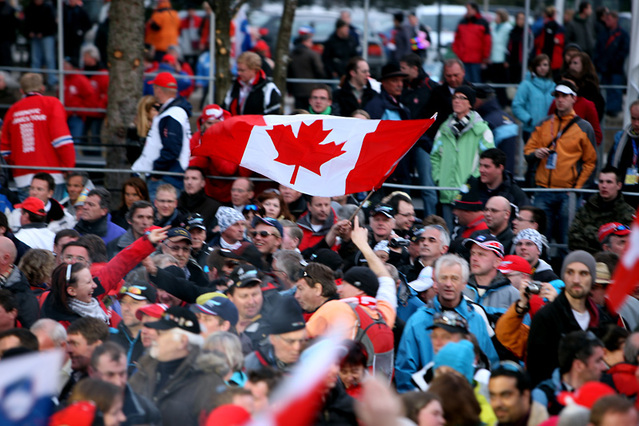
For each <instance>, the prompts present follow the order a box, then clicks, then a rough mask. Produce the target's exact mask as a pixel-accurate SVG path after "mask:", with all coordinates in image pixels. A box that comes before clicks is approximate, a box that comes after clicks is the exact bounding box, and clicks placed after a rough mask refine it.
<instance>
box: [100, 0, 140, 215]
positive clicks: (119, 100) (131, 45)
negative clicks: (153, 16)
mask: <svg viewBox="0 0 639 426" xmlns="http://www.w3.org/2000/svg"><path fill="white" fill-rule="evenodd" d="M143 51H144V0H111V10H110V13H109V43H108V47H107V59H106V63H107V68H108V69H109V103H108V106H107V118H106V126H105V130H104V135H103V136H104V137H103V138H102V140H103V141H106V143H108V144H112V145H124V144H125V143H126V132H127V129H128V127H129V125H130V124H131V123H133V120H134V118H135V114H136V109H137V103H138V100H139V99H140V97H141V96H142V85H143V84H144V81H143V72H144V62H143V60H142V54H143ZM106 151H107V168H113V169H127V168H130V165H129V164H128V162H127V160H126V150H125V148H124V147H109V148H108V149H107V150H106ZM128 177H129V176H128V175H127V174H124V173H107V174H106V177H105V186H106V187H107V188H109V189H111V190H112V191H113V193H114V196H113V197H112V199H113V201H114V203H115V202H116V200H119V199H120V197H119V196H117V197H116V196H115V193H119V191H120V189H121V188H122V183H123V182H124V181H125V180H126V179H128ZM114 207H116V206H115V205H114Z"/></svg>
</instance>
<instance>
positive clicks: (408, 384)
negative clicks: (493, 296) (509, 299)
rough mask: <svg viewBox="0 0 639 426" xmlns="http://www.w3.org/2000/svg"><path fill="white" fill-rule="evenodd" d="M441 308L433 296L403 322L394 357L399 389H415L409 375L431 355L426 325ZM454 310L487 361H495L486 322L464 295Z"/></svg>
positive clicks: (495, 355) (431, 322)
mask: <svg viewBox="0 0 639 426" xmlns="http://www.w3.org/2000/svg"><path fill="white" fill-rule="evenodd" d="M442 311H443V309H442V306H441V304H440V303H439V297H436V298H435V299H434V300H433V301H432V302H431V303H429V304H428V305H426V306H424V307H422V308H419V309H418V310H417V311H416V312H415V313H414V314H413V315H411V317H410V318H409V319H408V322H406V326H405V327H404V334H402V339H401V341H400V342H399V347H398V348H397V360H396V361H395V383H396V385H397V390H398V391H399V392H406V391H410V390H413V389H415V388H416V387H415V385H414V384H413V383H412V381H411V375H412V374H413V373H415V372H416V371H418V370H420V369H421V368H423V367H424V366H425V365H426V364H428V363H429V362H431V361H432V360H433V358H434V357H435V354H434V352H433V345H432V343H431V340H430V338H429V336H430V330H426V329H427V328H428V327H429V326H431V325H432V324H433V316H434V315H435V314H436V313H437V312H442ZM455 311H456V312H457V313H458V314H460V315H461V316H463V317H464V318H466V321H468V327H469V329H470V332H471V333H472V334H474V335H475V337H476V338H477V341H478V342H479V347H480V348H481V349H482V351H484V353H485V354H486V356H487V357H488V359H489V361H490V362H491V363H497V362H499V357H498V356H497V351H495V347H494V346H493V342H492V341H491V340H490V337H489V335H488V330H487V328H486V327H487V325H486V322H485V321H484V319H483V318H482V317H481V315H480V314H478V313H477V312H476V311H475V309H474V308H473V307H472V306H471V305H470V304H468V303H467V302H466V300H465V299H464V298H462V300H461V302H460V303H459V305H457V307H456V308H455Z"/></svg>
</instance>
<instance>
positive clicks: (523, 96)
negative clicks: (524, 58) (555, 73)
mask: <svg viewBox="0 0 639 426" xmlns="http://www.w3.org/2000/svg"><path fill="white" fill-rule="evenodd" d="M554 90H555V82H554V81H552V80H551V79H548V78H539V77H537V76H533V75H532V74H531V73H528V74H526V80H524V81H523V82H522V83H521V84H520V85H519V89H517V93H516V94H515V99H513V114H514V115H515V117H517V119H519V121H521V123H522V124H523V127H524V132H529V133H532V132H533V131H534V130H535V127H536V126H537V124H539V123H540V122H541V121H542V120H543V119H544V118H546V117H547V116H548V108H550V104H552V101H553V96H552V92H553V91H554ZM524 142H526V141H524Z"/></svg>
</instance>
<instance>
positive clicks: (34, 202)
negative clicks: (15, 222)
mask: <svg viewBox="0 0 639 426" xmlns="http://www.w3.org/2000/svg"><path fill="white" fill-rule="evenodd" d="M14 207H15V208H17V209H19V208H21V209H22V210H27V211H29V212H31V213H33V214H35V215H38V216H46V215H47V212H46V211H45V210H44V202H43V201H42V200H41V199H39V198H36V197H27V198H26V199H25V200H24V201H23V202H22V203H20V204H16V205H15V206H14Z"/></svg>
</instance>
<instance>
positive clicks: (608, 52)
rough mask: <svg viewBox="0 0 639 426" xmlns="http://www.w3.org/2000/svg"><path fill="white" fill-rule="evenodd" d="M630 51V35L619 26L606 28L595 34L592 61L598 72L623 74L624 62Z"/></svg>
mask: <svg viewBox="0 0 639 426" xmlns="http://www.w3.org/2000/svg"><path fill="white" fill-rule="evenodd" d="M629 52H630V37H629V36H628V33H627V32H626V31H625V30H624V29H623V28H621V27H619V26H618V27H617V28H615V29H613V30H610V29H606V30H605V31H602V32H601V33H599V35H598V36H597V51H596V52H595V57H594V59H593V62H594V64H595V67H596V68H597V71H599V73H600V74H605V75H610V74H624V66H623V64H624V62H625V61H626V58H627V57H628V53H629Z"/></svg>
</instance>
